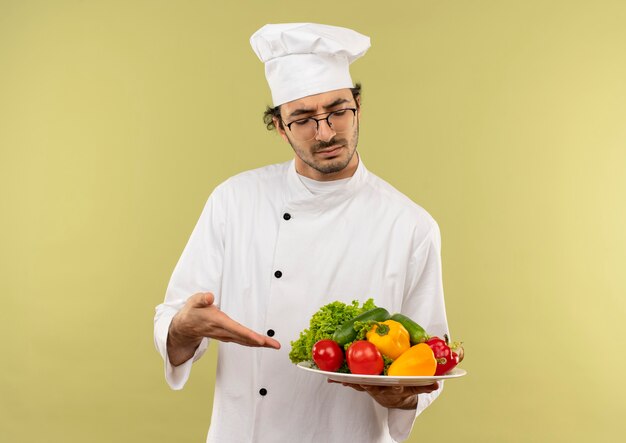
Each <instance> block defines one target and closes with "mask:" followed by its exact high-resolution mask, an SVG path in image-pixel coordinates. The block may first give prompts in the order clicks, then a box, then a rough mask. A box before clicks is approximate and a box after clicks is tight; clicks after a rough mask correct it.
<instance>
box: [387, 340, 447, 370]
mask: <svg viewBox="0 0 626 443" xmlns="http://www.w3.org/2000/svg"><path fill="white" fill-rule="evenodd" d="M436 371H437V360H436V359H435V354H434V352H433V350H432V349H430V346H428V345H427V344H426V343H419V344H417V345H415V346H412V347H411V348H410V349H409V350H408V351H406V352H405V353H404V354H402V355H401V356H400V357H398V358H397V359H396V360H395V361H394V362H393V363H391V365H390V366H389V369H387V375H389V376H392V377H397V376H400V375H412V376H427V377H430V376H433V375H435V372H436Z"/></svg>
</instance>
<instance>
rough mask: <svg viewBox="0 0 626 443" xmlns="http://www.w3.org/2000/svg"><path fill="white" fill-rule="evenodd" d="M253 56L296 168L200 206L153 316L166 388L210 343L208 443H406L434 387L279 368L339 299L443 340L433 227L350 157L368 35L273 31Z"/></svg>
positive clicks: (178, 383) (223, 188) (225, 186)
mask: <svg viewBox="0 0 626 443" xmlns="http://www.w3.org/2000/svg"><path fill="white" fill-rule="evenodd" d="M251 44H252V46H253V48H254V50H255V52H256V53H257V55H258V56H259V58H260V59H261V60H262V61H263V62H264V63H265V68H266V77H267V79H268V83H269V85H270V89H271V92H272V98H273V103H274V108H271V109H269V110H268V112H267V113H266V117H267V118H271V121H272V123H273V124H274V125H275V127H276V129H277V131H278V132H279V134H280V136H281V137H282V138H283V139H284V140H285V141H286V142H288V143H289V144H290V145H291V147H292V149H293V151H294V153H295V156H294V159H293V161H291V162H288V163H285V164H279V165H272V166H268V167H265V168H260V169H257V170H254V171H248V172H244V173H242V174H239V175H237V176H235V177H232V178H230V179H229V180H227V181H226V182H224V183H222V184H221V185H219V186H218V187H217V188H216V189H215V190H214V191H213V193H212V194H211V196H210V197H209V200H208V202H207V204H206V206H205V208H204V210H203V212H202V215H201V216H200V220H199V221H198V224H197V225H196V227H195V229H194V231H193V233H192V235H191V238H190V240H189V242H188V244H187V246H186V248H185V250H184V251H183V254H182V256H181V258H180V260H179V262H178V264H177V266H176V268H175V270H174V273H173V275H172V278H171V281H170V284H169V286H168V289H167V293H166V297H165V302H164V303H163V304H161V305H159V306H158V307H157V313H156V316H155V343H156V345H157V348H158V350H159V351H160V353H161V355H162V356H163V358H164V360H165V367H166V379H167V381H168V383H169V384H170V386H171V387H172V388H174V389H181V388H182V387H183V385H184V384H185V382H186V380H187V379H188V377H189V373H190V370H191V365H192V363H193V361H195V360H197V359H198V358H199V357H200V356H201V355H202V354H203V353H204V351H205V350H206V347H207V345H208V339H209V338H212V339H215V340H217V341H218V342H219V343H218V346H219V351H218V352H219V359H218V368H217V375H216V386H215V399H214V406H213V416H212V418H211V427H210V430H209V435H208V439H207V441H210V442H220V443H222V442H293V441H301V442H308V441H311V442H312V441H325V442H334V441H337V442H343V441H367V442H391V441H400V440H403V439H405V438H406V437H407V436H408V435H409V433H410V431H411V427H412V425H413V421H414V419H415V417H416V416H417V415H418V414H419V413H420V412H421V411H423V410H424V409H425V408H426V407H427V406H428V405H429V404H430V403H431V402H432V401H433V400H434V399H435V398H436V397H437V396H438V395H439V393H440V391H441V388H442V386H438V385H437V384H435V385H433V386H427V387H380V386H364V385H350V386H347V387H344V386H341V384H336V383H327V381H326V380H325V379H324V378H323V377H319V376H317V375H315V374H310V373H308V372H306V371H302V370H299V369H298V368H297V367H296V366H295V365H293V364H292V363H291V362H290V360H289V357H288V353H289V342H290V341H293V340H295V339H297V338H298V334H299V332H300V331H301V330H303V329H304V328H306V327H308V322H309V319H310V317H311V315H312V314H313V313H314V312H316V311H317V310H318V309H319V308H320V307H321V306H323V305H325V304H327V303H330V302H332V301H335V300H340V301H343V302H348V303H349V302H350V301H352V300H354V299H360V300H361V301H365V300H366V299H367V298H370V297H372V298H374V301H375V303H376V304H377V305H378V306H381V307H385V308H386V309H388V310H389V311H390V312H402V313H404V314H406V315H408V316H410V317H411V318H413V319H415V320H416V321H417V322H418V323H420V324H421V325H422V326H424V327H425V329H426V330H428V331H429V332H430V333H432V334H436V335H440V336H441V335H442V334H444V333H447V332H448V330H447V329H448V328H447V323H446V316H445V307H444V300H443V289H442V283H441V260H440V237H439V229H438V227H437V224H436V223H435V221H434V220H433V219H432V217H430V215H429V214H428V213H427V212H426V211H425V210H424V209H422V208H421V207H419V206H418V205H416V204H415V203H413V202H412V201H410V200H409V199H408V198H407V197H406V196H404V195H403V194H401V193H400V192H398V191H397V190H395V189H394V188H393V187H392V186H390V185H389V184H387V183H386V182H384V181H383V180H381V179H380V178H378V177H376V176H374V175H373V174H371V173H369V172H368V171H367V169H366V168H365V166H364V165H363V162H362V161H361V159H360V158H359V155H358V152H357V144H358V135H359V123H360V116H361V107H360V88H354V87H353V83H352V79H351V78H350V74H349V69H348V67H349V64H350V63H351V62H352V61H354V60H355V59H356V58H358V57H360V56H362V55H363V54H364V53H365V52H366V51H367V49H368V48H369V38H367V37H365V36H363V35H361V34H358V33H356V32H354V31H351V30H349V29H344V28H337V27H333V26H325V25H316V24H307V23H304V24H282V25H266V26H264V27H263V28H261V29H260V30H259V31H257V32H256V33H255V34H254V35H253V36H252V37H251ZM244 325H245V326H244ZM281 345H282V346H281ZM359 391H361V392H359Z"/></svg>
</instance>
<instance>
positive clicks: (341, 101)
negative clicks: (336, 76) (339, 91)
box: [289, 98, 350, 117]
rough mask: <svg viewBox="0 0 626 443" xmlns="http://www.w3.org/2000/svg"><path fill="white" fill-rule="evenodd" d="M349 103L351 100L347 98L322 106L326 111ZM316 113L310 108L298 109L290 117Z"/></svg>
mask: <svg viewBox="0 0 626 443" xmlns="http://www.w3.org/2000/svg"><path fill="white" fill-rule="evenodd" d="M349 101H350V100H348V99H347V98H338V99H337V100H335V101H334V102H332V103H331V104H329V105H324V106H322V108H324V109H331V108H334V107H335V106H337V105H340V104H342V103H347V102H349ZM314 111H315V110H314V109H310V108H309V109H307V108H300V109H296V110H295V111H293V112H291V113H290V114H289V117H295V116H298V115H302V114H310V113H312V112H314Z"/></svg>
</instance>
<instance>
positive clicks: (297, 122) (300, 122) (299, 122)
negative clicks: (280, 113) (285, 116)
mask: <svg viewBox="0 0 626 443" xmlns="http://www.w3.org/2000/svg"><path fill="white" fill-rule="evenodd" d="M310 121H311V119H310V118H303V119H302V120H295V121H294V122H292V123H291V124H292V125H296V126H305V125H307V124H309V122H310Z"/></svg>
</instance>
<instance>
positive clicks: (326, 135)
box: [315, 120, 337, 142]
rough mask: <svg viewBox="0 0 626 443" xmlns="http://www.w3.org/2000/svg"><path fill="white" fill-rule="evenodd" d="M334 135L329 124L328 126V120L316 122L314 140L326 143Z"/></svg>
mask: <svg viewBox="0 0 626 443" xmlns="http://www.w3.org/2000/svg"><path fill="white" fill-rule="evenodd" d="M336 134H337V133H336V132H335V131H333V128H332V127H331V126H330V124H328V120H320V121H319V122H317V134H315V140H319V141H324V142H327V141H329V140H330V139H331V138H333V137H334V136H335V135H336Z"/></svg>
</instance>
